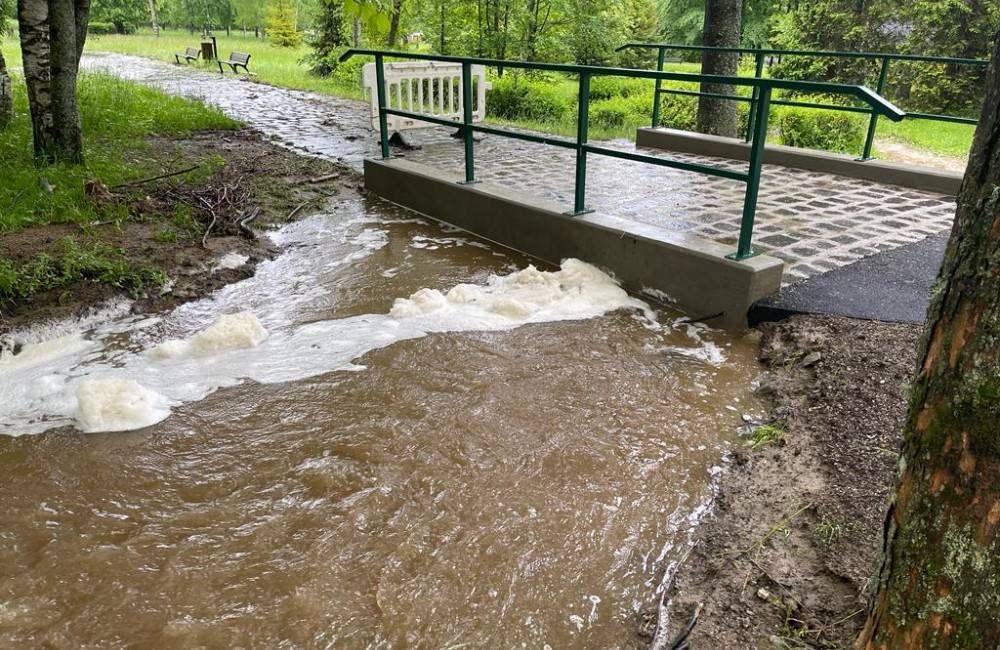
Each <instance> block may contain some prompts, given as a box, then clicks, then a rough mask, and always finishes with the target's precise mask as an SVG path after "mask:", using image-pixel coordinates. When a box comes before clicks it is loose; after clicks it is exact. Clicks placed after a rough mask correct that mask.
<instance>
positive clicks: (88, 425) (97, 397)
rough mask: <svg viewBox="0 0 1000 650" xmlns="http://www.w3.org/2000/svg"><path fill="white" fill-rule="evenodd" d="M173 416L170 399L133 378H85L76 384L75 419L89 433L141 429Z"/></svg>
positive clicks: (78, 425)
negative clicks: (171, 414)
mask: <svg viewBox="0 0 1000 650" xmlns="http://www.w3.org/2000/svg"><path fill="white" fill-rule="evenodd" d="M169 415H170V403H169V401H168V400H167V398H166V397H164V396H163V395H160V394H159V393H156V392H154V391H151V390H149V389H148V388H145V387H144V386H141V385H139V383H138V382H136V381H135V380H133V379H116V378H109V379H95V380H85V381H81V382H80V383H78V384H77V385H76V411H75V414H74V418H75V420H76V426H77V428H78V429H80V430H81V431H83V432H85V433H90V432H93V431H131V430H133V429H141V428H143V427H148V426H151V425H153V424H156V423H157V422H160V421H161V420H165V419H166V418H167V416H169Z"/></svg>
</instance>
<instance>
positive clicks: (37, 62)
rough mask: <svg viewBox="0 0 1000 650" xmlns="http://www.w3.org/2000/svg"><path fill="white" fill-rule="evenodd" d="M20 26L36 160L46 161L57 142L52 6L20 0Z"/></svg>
mask: <svg viewBox="0 0 1000 650" xmlns="http://www.w3.org/2000/svg"><path fill="white" fill-rule="evenodd" d="M17 25H18V30H19V33H20V37H21V60H22V64H23V66H24V83H25V85H26V86H27V88H28V111H29V112H30V113H31V129H32V136H33V139H32V140H33V143H34V149H35V157H36V158H38V159H45V158H48V157H49V156H50V154H51V152H52V150H53V142H54V135H53V132H52V131H53V125H52V89H51V84H50V75H51V66H50V62H49V5H48V3H47V2H44V1H43V2H39V1H36V0H18V1H17Z"/></svg>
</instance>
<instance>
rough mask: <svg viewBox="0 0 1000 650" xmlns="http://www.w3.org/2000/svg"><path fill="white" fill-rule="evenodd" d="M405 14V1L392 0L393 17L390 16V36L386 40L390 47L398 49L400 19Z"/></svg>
mask: <svg viewBox="0 0 1000 650" xmlns="http://www.w3.org/2000/svg"><path fill="white" fill-rule="evenodd" d="M402 13H403V0H392V15H391V16H389V35H388V36H386V38H385V44H386V45H387V46H388V47H396V41H397V40H398V39H399V18H400V16H401V15H402Z"/></svg>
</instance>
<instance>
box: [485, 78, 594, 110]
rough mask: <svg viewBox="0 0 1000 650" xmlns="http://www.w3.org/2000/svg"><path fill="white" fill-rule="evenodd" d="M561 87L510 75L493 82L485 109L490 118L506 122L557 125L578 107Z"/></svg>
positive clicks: (540, 80)
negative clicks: (517, 121)
mask: <svg viewBox="0 0 1000 650" xmlns="http://www.w3.org/2000/svg"><path fill="white" fill-rule="evenodd" d="M559 86H560V85H559V84H558V83H547V82H546V80H544V79H537V80H536V79H531V78H527V77H524V76H522V75H513V74H507V75H504V76H503V77H499V78H497V79H494V80H493V89H492V90H490V92H489V96H488V98H487V101H486V110H487V112H488V113H489V115H490V116H491V117H498V118H500V119H504V120H531V121H537V122H558V121H560V120H562V119H564V118H565V117H566V116H567V115H570V114H572V111H573V108H574V104H575V99H574V96H573V95H571V94H568V93H567V92H566V88H562V89H561V88H560V87H559ZM560 90H562V91H563V92H559V91H560Z"/></svg>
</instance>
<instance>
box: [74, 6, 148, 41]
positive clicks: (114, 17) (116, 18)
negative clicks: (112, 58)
mask: <svg viewBox="0 0 1000 650" xmlns="http://www.w3.org/2000/svg"><path fill="white" fill-rule="evenodd" d="M148 6H149V5H148V3H147V0H92V2H91V5H90V19H91V25H89V26H88V32H90V33H91V34H110V33H115V34H131V33H133V32H135V30H136V29H138V28H139V26H140V25H141V24H143V23H144V22H146V21H147V20H148V19H149V9H148ZM94 22H96V23H97V24H98V25H100V26H101V28H102V29H103V26H104V25H111V26H112V30H111V31H99V32H98V31H94V28H93V23H94Z"/></svg>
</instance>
